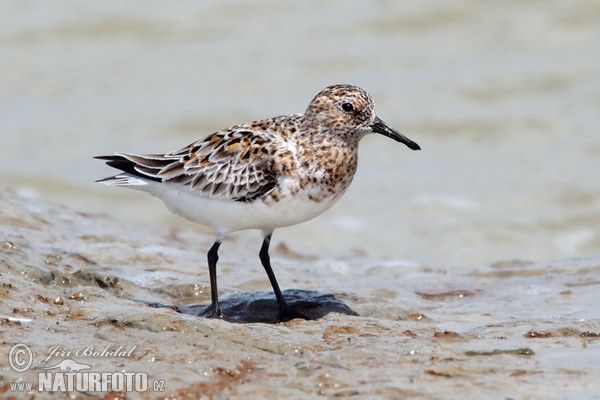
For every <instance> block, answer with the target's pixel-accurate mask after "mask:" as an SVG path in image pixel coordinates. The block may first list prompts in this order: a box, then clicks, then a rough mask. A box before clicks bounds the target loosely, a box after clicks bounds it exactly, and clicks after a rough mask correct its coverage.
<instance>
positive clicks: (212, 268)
mask: <svg viewBox="0 0 600 400" xmlns="http://www.w3.org/2000/svg"><path fill="white" fill-rule="evenodd" d="M222 240H223V238H222V237H220V236H219V237H217V240H216V241H215V243H214V244H213V245H212V247H211V248H210V250H209V251H208V274H209V276H210V298H211V302H212V313H211V314H212V315H211V317H212V318H222V317H223V314H221V307H219V289H218V288H217V261H219V253H218V252H219V246H221V241H222Z"/></svg>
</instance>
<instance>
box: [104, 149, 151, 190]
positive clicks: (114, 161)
mask: <svg viewBox="0 0 600 400" xmlns="http://www.w3.org/2000/svg"><path fill="white" fill-rule="evenodd" d="M94 158H95V159H98V160H104V161H106V165H108V166H109V167H113V168H115V169H118V170H120V171H123V172H126V173H128V174H131V175H133V176H137V177H140V178H143V179H146V180H149V181H155V182H162V179H160V178H157V177H154V176H149V175H145V174H142V173H141V172H140V171H138V170H137V169H136V168H135V166H136V164H135V163H134V162H133V161H130V160H128V159H126V158H125V157H123V156H120V155H117V154H115V155H110V156H94ZM111 178H113V177H108V178H104V179H100V180H97V181H96V182H100V183H101V182H103V181H105V180H109V179H111Z"/></svg>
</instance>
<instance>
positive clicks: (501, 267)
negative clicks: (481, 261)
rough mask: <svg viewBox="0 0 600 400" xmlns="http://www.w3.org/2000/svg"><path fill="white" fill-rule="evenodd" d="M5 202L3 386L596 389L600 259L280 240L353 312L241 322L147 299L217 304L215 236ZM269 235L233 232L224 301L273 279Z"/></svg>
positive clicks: (433, 391) (501, 393) (293, 259)
mask: <svg viewBox="0 0 600 400" xmlns="http://www.w3.org/2000/svg"><path fill="white" fill-rule="evenodd" d="M0 204H1V208H0V280H1V284H0V304H1V308H0V335H1V337H2V344H1V345H0V349H1V350H0V353H1V354H2V357H0V366H2V376H1V377H0V396H1V397H5V398H7V397H8V398H10V397H16V398H46V397H57V396H56V395H57V393H54V394H51V393H39V392H38V385H39V382H38V381H39V376H40V375H39V374H40V373H46V372H53V373H55V375H57V374H59V373H60V370H59V369H58V368H55V369H51V370H44V369H43V368H48V367H51V366H54V365H57V364H58V363H60V362H61V361H63V360H65V359H72V360H74V361H76V362H77V363H79V364H85V365H87V366H91V369H89V371H95V372H111V373H112V372H119V373H127V372H134V373H140V372H141V373H144V374H147V375H143V376H147V378H148V381H149V384H148V390H147V391H143V392H135V391H134V392H128V393H126V394H121V397H122V398H151V399H153V398H165V397H169V398H185V399H195V398H240V399H242V398H243V399H247V398H307V396H308V397H311V398H317V397H328V398H332V397H341V398H344V397H349V398H370V399H373V398H382V399H387V398H390V399H391V398H426V399H438V398H439V399H442V398H444V399H448V398H460V399H465V398H473V399H475V398H514V399H520V398H564V399H567V398H575V397H577V398H600V383H599V381H598V376H600V363H599V362H598V360H599V359H600V339H599V338H598V337H599V335H600V322H599V321H600V320H599V319H598V314H597V305H596V304H597V294H598V287H599V285H600V279H599V275H600V258H598V257H590V258H585V259H577V260H567V261H561V262H556V263H553V264H545V265H540V264H535V263H530V262H525V261H507V262H502V263H497V264H494V265H489V266H472V267H464V268H460V269H458V268H448V267H444V266H430V265H419V264H418V263H411V262H405V261H394V260H377V259H372V258H369V257H365V256H363V255H360V254H350V255H348V256H347V257H344V258H336V259H328V258H323V257H319V256H318V255H300V254H297V253H295V252H294V251H293V249H291V248H293V247H291V246H293V244H287V245H286V244H283V243H279V244H278V245H277V242H276V243H275V248H274V251H273V265H274V269H275V272H276V274H277V276H278V278H279V281H280V284H281V285H282V287H283V288H287V289H291V288H293V289H298V291H300V292H301V293H308V294H310V293H312V292H308V291H311V290H315V291H318V292H319V293H322V294H327V295H333V296H334V297H335V298H336V299H338V300H339V301H340V302H341V303H343V304H345V305H347V306H348V307H349V308H350V309H351V310H353V311H355V312H356V313H357V314H358V316H352V315H348V314H347V313H340V312H329V313H328V314H327V315H325V316H323V317H321V318H320V319H318V320H313V321H304V320H292V321H290V322H286V323H281V324H265V323H248V324H233V323H228V322H224V321H219V320H210V319H205V318H201V317H197V316H194V315H190V314H189V313H181V312H177V311H176V310H174V309H173V308H169V307H159V308H156V307H150V306H148V305H146V304H148V303H154V304H161V305H168V306H174V307H178V308H179V309H180V310H192V309H193V307H189V306H191V305H199V304H207V303H208V300H209V290H208V287H207V285H208V273H207V270H206V262H205V252H206V250H207V249H208V247H209V246H210V244H211V242H212V239H213V238H212V236H210V235H205V234H202V233H200V232H197V231H190V230H184V229H174V228H169V227H165V228H156V227H152V226H148V225H142V224H140V225H137V226H130V225H124V224H121V223H120V222H118V221H115V220H113V219H111V217H110V216H103V215H87V214H82V213H78V212H76V211H73V210H69V209H66V208H64V207H60V206H57V205H53V204H48V203H46V202H44V201H40V200H35V199H29V198H23V197H19V196H18V195H16V194H14V193H12V192H11V191H10V190H6V189H4V190H2V194H1V195H0ZM259 242H260V241H259V239H258V236H256V235H253V234H239V235H235V236H233V237H232V238H231V239H230V240H228V241H226V242H225V244H224V245H223V247H222V250H221V251H222V262H221V264H220V269H219V277H220V282H221V296H222V297H223V298H227V297H228V296H231V295H238V296H240V293H241V296H242V299H244V298H253V297H252V296H253V295H254V294H256V293H254V292H256V291H267V290H269V284H268V281H267V278H266V276H265V274H264V272H263V270H262V268H261V266H260V263H259V262H258V259H257V257H256V254H255V253H256V250H257V249H258V246H259ZM18 343H21V344H24V345H27V347H28V348H29V349H30V350H31V355H32V364H31V366H30V367H29V368H28V369H27V370H26V371H24V372H17V371H15V369H14V368H13V365H12V364H11V363H8V362H7V360H8V357H7V356H8V355H9V354H11V348H13V346H14V345H15V344H18ZM12 354H13V355H14V352H13V353H12ZM17 361H22V360H20V359H19V360H17ZM13 382H21V383H29V382H31V383H33V389H32V390H31V391H29V392H18V391H14V390H15V389H16V387H15V386H14V385H13V386H11V383H13ZM154 389H156V390H157V391H154ZM161 390H162V391H161ZM114 395H115V393H112V394H106V393H101V392H90V391H87V392H73V393H60V396H58V397H62V398H67V397H68V396H71V397H74V398H88V397H89V398H103V397H105V396H106V397H107V398H112V396H114Z"/></svg>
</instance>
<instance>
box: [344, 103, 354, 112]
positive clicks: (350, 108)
mask: <svg viewBox="0 0 600 400" xmlns="http://www.w3.org/2000/svg"><path fill="white" fill-rule="evenodd" d="M342 110H344V111H345V112H347V113H351V112H354V106H353V105H352V103H344V104H342Z"/></svg>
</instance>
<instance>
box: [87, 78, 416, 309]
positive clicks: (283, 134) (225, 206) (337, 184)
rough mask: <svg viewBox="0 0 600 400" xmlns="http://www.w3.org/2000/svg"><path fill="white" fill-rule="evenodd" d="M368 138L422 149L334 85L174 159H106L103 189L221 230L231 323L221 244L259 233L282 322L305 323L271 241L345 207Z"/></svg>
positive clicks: (213, 279)
mask: <svg viewBox="0 0 600 400" xmlns="http://www.w3.org/2000/svg"><path fill="white" fill-rule="evenodd" d="M370 133H379V134H381V135H384V136H387V137H389V138H391V139H393V140H395V141H397V142H401V143H404V144H405V145H406V146H408V147H409V148H410V149H412V150H420V147H419V145H418V144H417V143H415V142H413V141H412V140H410V139H408V138H407V137H406V136H404V135H402V134H401V133H400V132H398V131H397V130H395V129H394V128H392V127H391V126H389V125H388V124H386V123H385V122H384V121H383V120H381V119H380V118H379V117H378V116H377V115H376V114H375V106H374V103H373V100H372V98H371V96H370V95H369V94H368V93H367V92H366V91H365V90H363V89H361V88H359V87H356V86H351V85H332V86H328V87H326V88H325V89H323V90H322V91H320V92H319V93H318V94H317V95H316V96H315V97H314V98H313V99H312V101H311V102H310V104H309V105H308V108H307V109H306V111H305V112H304V114H291V115H284V116H278V117H274V118H269V119H263V120H259V121H255V122H250V123H245V124H240V125H235V126H232V127H230V128H227V129H224V130H221V131H218V132H215V133H213V134H211V135H208V136H206V137H204V138H202V139H200V140H197V141H195V142H193V143H191V144H189V145H187V146H185V147H183V148H182V149H180V150H177V151H173V152H170V153H158V154H132V153H116V154H115V155H109V156H98V157H96V158H99V159H101V160H105V161H106V164H108V165H109V166H111V167H114V168H116V169H118V170H121V171H122V172H121V173H119V174H117V175H114V176H111V177H108V178H104V179H101V180H98V181H97V182H100V183H104V184H107V185H115V186H124V187H128V188H132V189H138V190H142V191H145V192H148V193H150V194H152V195H154V196H156V197H158V198H160V199H162V200H163V201H164V203H165V204H166V206H167V207H168V208H169V209H170V210H171V211H173V212H174V213H176V214H179V215H181V216H183V217H185V218H187V219H189V220H192V221H195V222H198V223H200V224H203V225H207V226H210V227H212V228H213V229H214V230H215V231H216V233H217V236H216V240H215V242H214V244H213V245H212V247H211V248H210V250H209V251H208V254H207V258H208V271H209V277H210V286H211V313H210V314H211V316H212V317H215V318H226V316H224V315H223V314H222V312H221V309H220V307H219V294H218V287H217V261H218V259H219V256H218V251H219V247H220V246H221V243H222V241H223V239H224V238H225V236H226V235H227V234H228V233H230V232H234V231H239V230H244V229H259V230H261V231H262V233H263V242H262V246H261V248H260V252H259V258H260V260H261V263H262V266H263V267H264V269H265V271H266V273H267V276H268V277H269V281H270V282H271V286H272V287H273V291H274V292H275V297H276V299H277V302H278V305H279V318H280V320H281V321H285V320H289V319H291V318H295V317H302V318H306V317H305V316H304V315H302V314H301V313H299V312H298V311H297V310H295V309H294V308H292V307H290V306H289V305H288V303H287V302H286V300H285V298H284V296H283V295H282V293H281V290H280V288H279V284H278V283H277V279H276V278H275V274H274V273H273V269H272V268H271V262H270V256H269V244H270V243H271V235H272V234H273V230H274V229H275V228H280V227H284V226H290V225H294V224H298V223H300V222H304V221H307V220H309V219H311V218H314V217H316V216H317V215H319V214H321V213H322V212H324V211H325V210H327V209H328V208H329V207H331V206H332V205H333V204H334V203H335V202H336V201H338V200H339V198H340V197H341V196H342V194H344V192H345V191H346V189H348V186H349V185H350V183H351V182H352V178H353V177H354V173H355V172H356V166H357V154H358V143H359V141H360V140H361V139H362V138H363V137H364V136H365V135H367V134H370Z"/></svg>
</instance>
